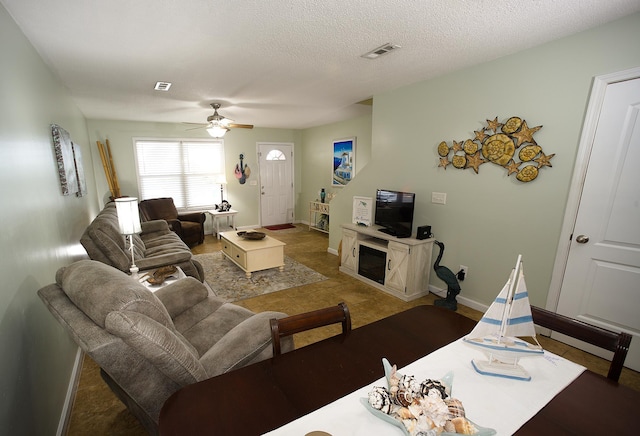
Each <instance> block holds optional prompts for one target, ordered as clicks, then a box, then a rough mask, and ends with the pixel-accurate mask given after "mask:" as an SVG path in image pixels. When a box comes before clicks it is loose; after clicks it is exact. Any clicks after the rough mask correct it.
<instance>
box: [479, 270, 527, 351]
mask: <svg viewBox="0 0 640 436" xmlns="http://www.w3.org/2000/svg"><path fill="white" fill-rule="evenodd" d="M516 270H517V271H516ZM516 272H517V273H518V281H517V283H515V284H514V283H513V276H514V274H515V273H516ZM514 285H515V286H514ZM511 288H513V290H512V289H511ZM529 304H530V303H529V293H528V291H527V284H526V283H525V281H524V269H523V267H522V264H519V265H518V267H517V268H515V269H514V270H512V271H511V275H510V276H509V280H508V281H507V283H505V285H504V287H503V288H502V290H501V291H500V293H499V294H498V296H497V297H496V299H495V300H494V301H493V303H492V304H491V306H489V309H488V310H487V311H486V312H485V314H484V315H483V316H482V319H480V321H479V322H478V324H476V327H475V328H474V329H473V330H472V331H471V332H470V333H469V334H468V335H467V338H470V339H473V338H481V337H484V336H488V335H498V336H513V337H521V336H531V337H535V335H536V330H535V327H534V325H533V318H532V316H531V306H530V305H529Z"/></svg>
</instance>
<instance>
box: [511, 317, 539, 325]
mask: <svg viewBox="0 0 640 436" xmlns="http://www.w3.org/2000/svg"><path fill="white" fill-rule="evenodd" d="M530 322H533V317H532V316H531V315H525V316H519V317H517V318H510V319H509V320H508V321H507V324H509V325H516V324H525V323H530Z"/></svg>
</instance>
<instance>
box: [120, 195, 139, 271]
mask: <svg viewBox="0 0 640 436" xmlns="http://www.w3.org/2000/svg"><path fill="white" fill-rule="evenodd" d="M115 201H116V212H117V213H118V225H119V227H120V233H122V234H123V235H126V236H128V237H129V249H130V250H131V268H129V271H131V275H136V274H138V271H139V269H138V267H137V266H136V262H135V259H134V255H133V235H134V234H136V233H140V232H142V228H141V227H140V212H139V211H138V199H137V198H135V197H123V198H116V200H115Z"/></svg>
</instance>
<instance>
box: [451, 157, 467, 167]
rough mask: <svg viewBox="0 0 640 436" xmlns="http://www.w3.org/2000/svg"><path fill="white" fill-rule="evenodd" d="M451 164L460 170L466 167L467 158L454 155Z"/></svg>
mask: <svg viewBox="0 0 640 436" xmlns="http://www.w3.org/2000/svg"><path fill="white" fill-rule="evenodd" d="M451 163H452V164H453V166H454V167H456V168H458V169H462V168H464V167H465V166H466V165H467V158H466V156H460V155H457V154H456V155H455V156H453V159H452V160H451Z"/></svg>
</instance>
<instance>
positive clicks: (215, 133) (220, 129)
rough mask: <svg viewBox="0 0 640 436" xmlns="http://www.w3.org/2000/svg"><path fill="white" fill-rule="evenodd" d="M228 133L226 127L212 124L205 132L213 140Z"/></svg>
mask: <svg viewBox="0 0 640 436" xmlns="http://www.w3.org/2000/svg"><path fill="white" fill-rule="evenodd" d="M228 131H229V129H228V128H227V127H224V126H221V125H219V124H212V125H211V126H210V127H207V132H208V133H209V135H210V136H211V137H213V138H222V137H223V136H224V134H225V133H227V132H228Z"/></svg>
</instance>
